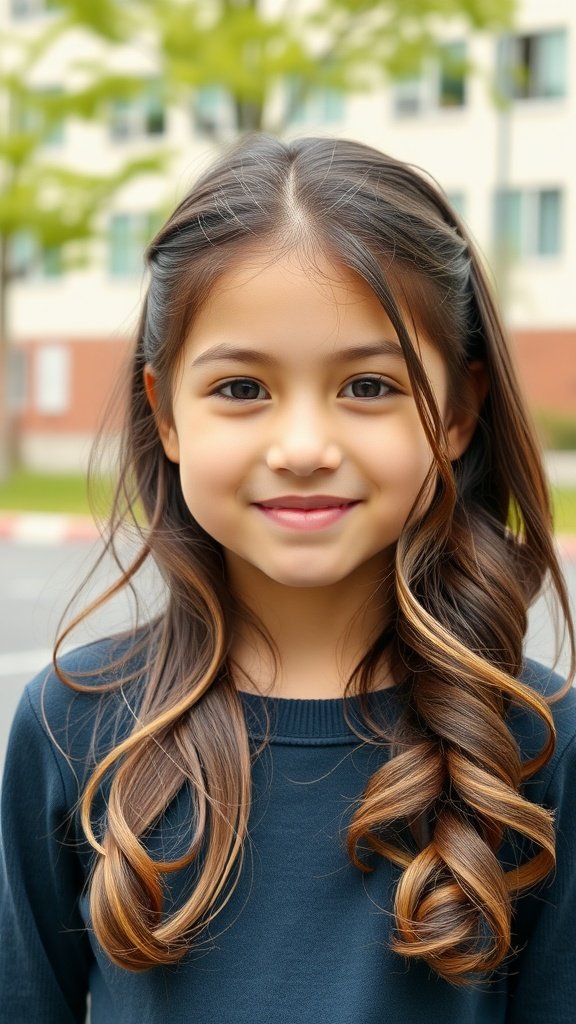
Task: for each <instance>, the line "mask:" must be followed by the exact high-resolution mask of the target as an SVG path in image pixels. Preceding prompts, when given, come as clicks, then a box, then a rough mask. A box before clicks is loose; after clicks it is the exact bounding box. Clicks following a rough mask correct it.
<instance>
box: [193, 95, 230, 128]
mask: <svg viewBox="0 0 576 1024" xmlns="http://www.w3.org/2000/svg"><path fill="white" fill-rule="evenodd" d="M192 113H193V119H194V126H195V128H196V131H198V132H200V133H201V134H202V135H208V136H210V137H212V136H214V135H217V134H218V132H219V131H220V130H222V129H224V128H226V127H227V126H229V125H232V122H233V112H232V104H231V100H230V95H229V93H228V92H227V91H226V89H224V88H222V86H221V85H203V86H201V88H199V89H198V90H197V91H196V93H195V94H194V98H193V108H192Z"/></svg>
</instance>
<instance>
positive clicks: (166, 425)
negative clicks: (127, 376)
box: [143, 363, 180, 462]
mask: <svg viewBox="0 0 576 1024" xmlns="http://www.w3.org/2000/svg"><path fill="white" fill-rule="evenodd" d="M143 377H144V389H145V391H146V397H147V399H148V401H149V403H150V408H151V409H152V412H153V413H154V418H155V420H156V427H157V429H158V436H159V437H160V440H161V442H162V447H163V449H164V451H165V453H166V457H167V458H168V459H170V461H171V462H180V444H179V442H178V434H177V433H176V428H175V426H174V424H173V423H172V421H171V420H167V419H166V418H165V417H164V416H162V417H161V416H160V415H159V413H158V395H157V390H156V383H157V382H156V374H155V372H154V370H153V369H152V366H151V365H150V363H146V365H145V367H144V371H143Z"/></svg>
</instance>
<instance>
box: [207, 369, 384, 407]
mask: <svg viewBox="0 0 576 1024" xmlns="http://www.w3.org/2000/svg"><path fill="white" fill-rule="evenodd" d="M360 381H369V382H370V383H371V384H374V383H376V384H382V385H384V387H385V388H386V391H385V392H384V393H383V394H379V395H369V396H364V397H363V398H362V397H361V396H360V395H352V396H350V397H352V398H355V399H356V400H357V401H360V402H362V401H364V402H373V401H376V400H377V399H380V398H386V397H387V396H388V395H392V394H395V393H396V392H397V389H396V388H395V387H393V385H392V384H390V383H389V382H388V381H387V380H386V378H385V377H383V376H382V375H381V374H377V373H367V374H362V375H361V376H358V377H354V378H353V379H352V380H349V381H348V382H347V383H346V384H345V385H344V387H343V388H342V391H343V390H344V388H348V387H350V386H351V385H353V384H358V383H359V382H360ZM239 383H242V384H252V385H255V386H256V387H258V388H261V389H262V390H265V388H264V387H263V385H262V384H259V383H258V381H257V380H254V379H253V378H252V377H234V378H233V379H232V380H228V381H225V383H224V384H219V385H218V387H217V388H215V389H214V391H213V392H212V394H213V395H217V396H218V397H219V398H223V399H224V400H225V401H227V402H246V403H249V402H259V401H263V399H262V398H236V397H235V396H234V395H225V394H224V388H230V387H232V385H233V384H239ZM339 395H340V393H339Z"/></svg>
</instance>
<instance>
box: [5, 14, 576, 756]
mask: <svg viewBox="0 0 576 1024" xmlns="http://www.w3.org/2000/svg"><path fill="white" fill-rule="evenodd" d="M575 47H576V5H575V4H574V2H573V0H547V3H546V4H543V3H542V0H518V2H516V3H514V2H512V0H98V3H94V2H92V0H0V760H1V754H2V743H3V735H4V731H5V727H6V726H5V723H6V722H7V721H8V720H9V718H10V716H11V714H12V710H13V707H14V704H15V701H16V699H17V696H18V694H19V692H20V690H21V687H22V684H23V682H24V681H25V680H26V679H27V678H29V677H30V675H31V674H33V672H34V671H36V670H37V669H38V668H40V666H41V665H42V664H43V663H44V662H45V661H46V659H47V658H48V657H49V648H50V644H51V642H52V639H53V634H54V630H55V628H56V626H57V622H58V617H59V614H60V611H61V610H62V607H63V605H64V604H65V602H66V599H67V598H68V597H70V596H71V593H72V591H73V589H74V586H75V584H76V583H77V582H78V579H79V577H80V576H81V575H82V574H83V572H84V571H85V569H86V567H87V565H88V563H89V561H90V557H91V555H93V554H94V551H95V545H96V544H97V541H96V539H95V537H96V534H95V530H94V527H93V525H92V522H91V519H90V515H89V506H88V503H87V498H86V486H85V473H86V468H87V464H88V457H89V452H90V447H91V443H92V440H93V438H94V435H95V433H96V432H97V430H98V428H99V427H100V426H101V425H102V421H103V417H105V429H106V432H107V434H108V435H109V447H108V451H109V459H108V467H109V469H110V470H112V469H113V464H114V451H115V449H114V441H115V437H116V434H117V431H118V427H119V424H120V421H121V413H122V409H121V404H122V403H121V401H120V400H118V401H117V402H116V405H115V406H114V407H112V408H110V406H109V405H108V406H107V405H106V403H107V402H108V400H109V397H110V395H111V393H112V392H113V389H114V387H115V385H116V382H117V380H118V377H119V376H121V375H122V367H123V365H124V360H125V359H126V354H127V352H128V350H129V347H130V343H131V339H132V337H133V334H134V330H135V325H136V322H137V317H138V313H139V308H140V304H141V301H142V297H143V293H144V288H145V275H144V271H143V259H142V255H143V250H144V248H145V245H146V243H147V241H148V240H149V239H150V238H151V236H152V235H153V233H154V231H155V229H156V227H157V226H159V224H160V223H161V222H162V220H163V218H164V216H165V215H166V213H167V212H168V211H169V210H170V209H171V208H172V207H173V206H174V205H175V203H176V202H177V201H178V199H179V198H180V197H181V196H182V194H183V193H184V192H185V191H186V190H187V189H188V187H189V186H190V185H191V183H192V182H193V180H194V178H195V177H196V176H197V175H198V174H199V173H200V172H201V171H203V170H204V168H205V167H206V165H207V164H208V163H209V162H210V159H211V157H212V155H213V154H214V153H215V151H217V150H218V149H219V148H220V147H222V146H223V145H225V144H227V143H228V142H230V141H231V140H233V139H234V138H235V137H237V136H238V135H239V134H240V133H242V132H244V131H248V130H262V129H263V130H267V131H272V132H274V133H277V134H280V135H283V136H286V137H290V136H294V135H297V134H311V133H316V134H318V133H320V134H322V135H340V136H347V137H350V138H354V139H358V140H361V141H364V142H367V143H369V144H371V145H374V146H376V147H378V148H380V149H383V150H385V151H387V152H389V153H391V154H393V155H394V156H397V157H399V158H401V159H403V160H408V161H410V162H412V163H415V164H417V165H419V166H421V167H423V168H424V169H425V170H426V171H428V172H429V173H431V174H432V175H433V176H434V177H435V178H436V180H437V181H438V182H439V184H440V185H441V186H442V188H443V189H444V190H445V191H446V193H447V195H448V197H449V199H450V200H451V202H452V203H453V205H454V206H455V207H456V209H457V210H458V212H459V213H460V215H461V216H462V218H463V219H464V220H465V222H466V223H467V225H468V227H469V229H470V230H471V232H472V234H473V235H474V237H475V238H476V240H477V242H478V244H479V246H480V248H481V250H482V251H483V253H484V255H485V258H486V261H487V264H488V265H489V267H490V269H491V272H492V274H493V277H494V280H495V282H496V285H497V288H498V291H499V294H500V299H501V303H502V307H503V310H504V314H505V318H506V321H507V324H508V327H509V330H510V334H511V337H512V342H513V347H514V350H515V354H516V361H517V365H518V370H519V373H520V377H521V379H522V382H523V384H524V388H525V391H526V394H527V396H528V399H529V402H530V404H531V407H532V409H533V411H534V414H535V418H536V421H537V424H538V429H539V431H540V433H541V437H542V442H543V445H544V447H545V448H546V450H547V453H548V454H547V462H548V466H549V469H550V475H551V481H552V484H553V489H554V500H555V507H556V526H557V531H558V535H559V543H560V546H561V552H562V556H563V559H564V563H565V567H566V571H567V574H568V577H569V582H570V585H571V587H572V589H573V591H574V590H575V589H576V583H575V559H576V541H575V540H574V538H575V537H576V456H574V454H573V450H574V449H575V448H576V130H575V129H576V58H575ZM104 410H105V411H104ZM107 495H108V480H107V476H106V471H105V473H104V478H103V481H102V490H101V494H100V500H101V502H102V503H103V505H104V506H105V504H106V500H107ZM107 614H108V616H109V619H108V621H109V623H110V624H111V628H112V626H113V625H115V624H116V623H117V622H118V620H119V616H120V614H121V612H120V610H119V609H118V608H117V607H114V608H112V609H111V610H110V611H109V612H108V613H107ZM550 630H551V627H550V625H549V623H548V620H547V619H546V616H545V614H544V613H541V611H540V609H537V612H536V613H535V617H534V619H533V624H532V627H531V638H530V645H531V646H530V647H529V649H530V650H531V651H532V653H535V654H536V655H537V656H539V657H541V659H542V660H546V659H547V658H548V657H549V652H550V651H551V649H552V634H551V632H550ZM95 632H96V635H98V628H96V630H95ZM84 638H85V637H84V636H83V635H82V636H81V635H79V636H78V637H77V641H78V642H79V641H80V640H81V639H84ZM3 730H4V731H3Z"/></svg>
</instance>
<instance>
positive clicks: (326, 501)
mask: <svg viewBox="0 0 576 1024" xmlns="http://www.w3.org/2000/svg"><path fill="white" fill-rule="evenodd" d="M357 500H358V499H357V498H339V497H336V496H335V495H333V494H307V495H301V494H283V495H281V496H280V497H279V498H266V500H265V501H256V502H254V504H255V505H263V506H264V507H265V508H303V509H309V508H336V507H337V506H338V505H353V504H355V503H356V501H357Z"/></svg>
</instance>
